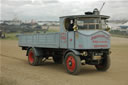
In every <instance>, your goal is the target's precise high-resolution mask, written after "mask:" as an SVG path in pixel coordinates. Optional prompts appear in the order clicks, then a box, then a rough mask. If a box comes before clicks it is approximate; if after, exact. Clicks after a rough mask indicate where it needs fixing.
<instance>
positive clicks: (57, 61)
mask: <svg viewBox="0 0 128 85" xmlns="http://www.w3.org/2000/svg"><path fill="white" fill-rule="evenodd" d="M53 61H54V62H55V63H56V64H62V57H61V56H60V57H53Z"/></svg>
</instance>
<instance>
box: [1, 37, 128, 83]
mask: <svg viewBox="0 0 128 85" xmlns="http://www.w3.org/2000/svg"><path fill="white" fill-rule="evenodd" d="M17 43H18V42H17V41H15V40H1V41H0V44H1V45H0V48H1V49H0V67H1V68H0V79H1V80H0V85H94V84H95V85H128V38H116V37H113V38H112V49H111V50H112V54H111V68H110V69H109V70H108V71H107V72H98V71H97V70H96V69H95V67H94V66H88V65H84V66H82V68H81V72H80V74H79V75H77V76H73V75H69V74H67V73H66V71H65V69H64V66H63V65H59V64H54V62H53V61H52V60H48V61H47V62H46V63H45V64H44V65H41V66H31V65H29V64H28V62H27V57H26V56H25V51H22V50H21V48H19V47H18V44H17Z"/></svg>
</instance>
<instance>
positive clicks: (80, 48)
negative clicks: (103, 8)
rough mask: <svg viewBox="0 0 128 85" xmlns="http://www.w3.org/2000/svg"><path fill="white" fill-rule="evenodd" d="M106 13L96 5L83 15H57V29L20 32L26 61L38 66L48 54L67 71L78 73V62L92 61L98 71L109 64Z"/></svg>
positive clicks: (89, 62) (82, 63) (84, 63)
mask: <svg viewBox="0 0 128 85" xmlns="http://www.w3.org/2000/svg"><path fill="white" fill-rule="evenodd" d="M108 18H109V16H106V15H100V13H99V11H98V9H94V10H93V12H85V14H84V15H72V16H62V17H60V32H54V33H47V32H46V33H35V34H21V35H19V46H20V47H22V50H27V52H26V55H27V56H28V62H29V64H30V65H33V66H37V65H40V64H41V63H42V62H44V61H45V60H46V59H48V58H49V56H52V57H53V60H54V62H55V63H58V64H64V66H65V69H66V71H67V72H68V73H70V74H78V73H79V72H80V68H81V65H86V64H89V65H94V66H95V67H96V69H97V70H98V71H106V70H108V68H109V67H110V57H109V55H110V34H109V32H108V30H109V29H110V28H109V27H108V25H107V19H108Z"/></svg>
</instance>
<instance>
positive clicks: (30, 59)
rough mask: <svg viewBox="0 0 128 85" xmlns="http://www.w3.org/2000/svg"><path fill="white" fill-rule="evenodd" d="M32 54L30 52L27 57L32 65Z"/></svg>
mask: <svg viewBox="0 0 128 85" xmlns="http://www.w3.org/2000/svg"><path fill="white" fill-rule="evenodd" d="M33 56H34V54H33V52H32V51H30V52H29V56H28V59H29V62H30V63H31V64H32V63H33V62H34V58H33Z"/></svg>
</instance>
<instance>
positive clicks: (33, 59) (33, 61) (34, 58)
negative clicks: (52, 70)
mask: <svg viewBox="0 0 128 85" xmlns="http://www.w3.org/2000/svg"><path fill="white" fill-rule="evenodd" d="M39 61H40V59H39V57H37V56H35V53H34V50H33V49H32V48H31V49H29V51H28V62H29V64H30V65H33V66H37V65H39V63H40V62H39Z"/></svg>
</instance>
